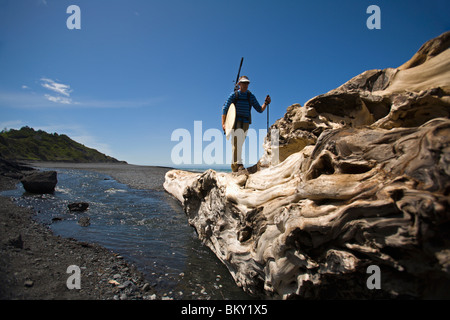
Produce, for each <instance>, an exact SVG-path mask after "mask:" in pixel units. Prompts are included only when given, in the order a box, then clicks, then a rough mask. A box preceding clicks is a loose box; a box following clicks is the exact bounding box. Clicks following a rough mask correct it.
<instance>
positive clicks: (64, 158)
mask: <svg viewBox="0 0 450 320" xmlns="http://www.w3.org/2000/svg"><path fill="white" fill-rule="evenodd" d="M0 158H3V159H7V160H23V161H58V162H80V163H89V162H102V163H105V162H108V163H126V162H125V161H119V160H117V159H115V158H113V157H110V156H108V155H105V154H103V153H101V152H99V151H97V150H95V149H92V148H88V147H86V146H84V145H82V144H81V143H78V142H76V141H74V140H72V139H71V138H69V137H68V136H67V135H65V134H57V133H47V132H45V131H43V130H37V131H36V130H34V129H33V128H30V127H28V126H25V127H22V128H21V129H20V130H15V129H10V130H3V131H1V132H0Z"/></svg>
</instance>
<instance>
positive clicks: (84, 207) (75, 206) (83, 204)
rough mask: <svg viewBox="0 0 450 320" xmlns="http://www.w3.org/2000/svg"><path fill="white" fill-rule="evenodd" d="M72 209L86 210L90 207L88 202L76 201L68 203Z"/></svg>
mask: <svg viewBox="0 0 450 320" xmlns="http://www.w3.org/2000/svg"><path fill="white" fill-rule="evenodd" d="M67 207H69V210H70V211H85V210H87V208H88V207H89V203H87V202H74V203H70V204H68V205H67Z"/></svg>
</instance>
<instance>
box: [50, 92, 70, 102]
mask: <svg viewBox="0 0 450 320" xmlns="http://www.w3.org/2000/svg"><path fill="white" fill-rule="evenodd" d="M44 97H45V98H47V100H49V101H52V102H55V103H62V104H72V99H70V98H65V97H55V96H51V95H49V94H45V95H44Z"/></svg>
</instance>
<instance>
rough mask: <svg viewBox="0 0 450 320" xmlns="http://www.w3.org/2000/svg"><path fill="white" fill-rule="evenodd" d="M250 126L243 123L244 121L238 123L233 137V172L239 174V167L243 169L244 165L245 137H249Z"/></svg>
mask: <svg viewBox="0 0 450 320" xmlns="http://www.w3.org/2000/svg"><path fill="white" fill-rule="evenodd" d="M248 127H249V124H248V123H245V122H242V121H236V126H235V129H234V132H233V134H232V136H231V138H232V139H231V142H232V147H231V150H232V155H233V158H232V161H231V170H232V171H233V172H237V171H238V169H239V167H241V166H242V167H243V165H242V146H243V144H244V141H245V137H246V136H247V131H248Z"/></svg>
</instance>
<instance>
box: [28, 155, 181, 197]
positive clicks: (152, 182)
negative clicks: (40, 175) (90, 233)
mask: <svg viewBox="0 0 450 320" xmlns="http://www.w3.org/2000/svg"><path fill="white" fill-rule="evenodd" d="M28 164H29V165H30V166H32V167H36V168H55V169H77V170H87V171H94V172H98V173H102V174H106V175H108V176H110V177H112V178H113V179H114V180H117V181H118V182H120V183H123V184H127V185H129V186H130V187H131V188H133V189H151V190H161V191H162V190H164V188H163V183H164V175H165V173H166V172H167V171H169V170H171V169H173V168H169V167H154V166H138V165H132V164H123V163H65V162H29V163H28Z"/></svg>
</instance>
